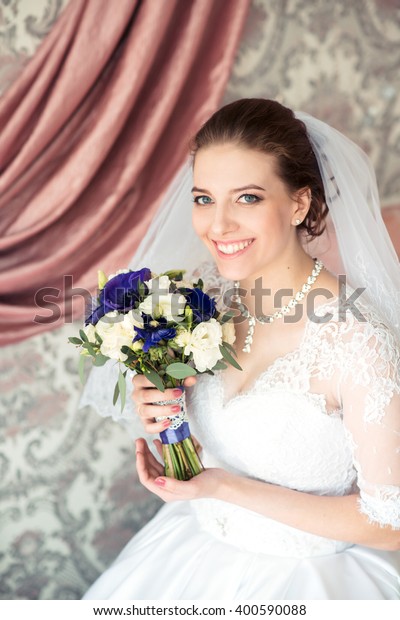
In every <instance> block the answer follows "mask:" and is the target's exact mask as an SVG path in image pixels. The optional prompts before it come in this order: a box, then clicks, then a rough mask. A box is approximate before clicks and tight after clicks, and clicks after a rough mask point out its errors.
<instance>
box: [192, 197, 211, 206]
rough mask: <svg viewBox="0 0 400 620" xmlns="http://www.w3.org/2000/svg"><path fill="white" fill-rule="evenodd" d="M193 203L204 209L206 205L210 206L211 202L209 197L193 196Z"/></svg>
mask: <svg viewBox="0 0 400 620" xmlns="http://www.w3.org/2000/svg"><path fill="white" fill-rule="evenodd" d="M202 201H204V202H202ZM193 202H194V203H195V204H197V205H200V206H202V207H205V206H206V205H209V204H211V203H212V200H211V198H210V196H194V198H193Z"/></svg>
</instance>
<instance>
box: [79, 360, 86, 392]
mask: <svg viewBox="0 0 400 620" xmlns="http://www.w3.org/2000/svg"><path fill="white" fill-rule="evenodd" d="M78 373H79V379H80V380H81V383H82V385H83V384H84V383H85V357H84V356H83V355H81V356H80V357H79V363H78Z"/></svg>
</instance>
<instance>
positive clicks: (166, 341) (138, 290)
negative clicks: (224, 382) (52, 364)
mask: <svg viewBox="0 0 400 620" xmlns="http://www.w3.org/2000/svg"><path fill="white" fill-rule="evenodd" d="M184 273H185V272H184V271H167V272H165V273H163V274H159V275H157V274H154V273H152V272H151V271H150V269H147V268H143V269H140V270H139V271H132V270H128V269H123V270H120V271H118V272H117V273H116V274H113V275H111V276H109V277H107V276H106V275H105V274H104V272H102V271H99V282H98V285H99V295H98V297H95V298H92V304H91V308H90V309H89V312H88V315H87V318H86V321H85V327H84V328H83V329H81V330H80V331H79V336H80V337H79V338H78V337H71V338H69V340H70V342H71V343H72V344H74V345H77V346H78V347H79V348H80V349H81V357H80V363H79V375H80V377H81V380H82V381H83V371H84V362H85V357H87V356H90V357H91V358H92V361H93V364H94V365H95V366H102V365H103V364H105V362H106V361H107V360H110V359H112V360H115V361H116V363H119V373H118V381H117V383H116V385H115V389H114V398H113V404H114V405H115V404H116V402H117V400H118V398H119V397H120V399H121V408H122V409H123V408H124V405H125V399H126V384H125V377H126V374H127V372H128V370H129V369H130V370H132V371H134V372H135V373H140V374H143V375H146V377H148V379H149V380H150V381H151V382H152V383H153V385H154V386H155V387H156V388H158V389H159V390H161V391H162V392H163V391H164V390H165V388H174V387H178V386H182V385H183V381H184V379H185V378H186V377H189V376H193V375H197V374H203V373H209V374H214V371H216V370H221V369H224V368H226V367H227V364H231V365H232V366H234V367H235V368H237V369H239V370H241V367H240V366H239V364H238V363H237V361H236V360H235V358H234V355H236V353H235V350H234V349H233V347H232V344H233V343H234V341H235V330H234V325H233V322H232V313H231V312H227V313H225V314H224V315H222V314H221V313H220V312H219V311H218V310H217V308H216V301H215V299H214V298H213V297H210V296H208V295H207V294H206V293H205V292H204V291H203V288H204V283H203V281H202V280H201V279H198V280H197V281H194V282H185V281H184V280H183V274H184ZM121 365H122V368H124V367H125V368H126V369H125V370H124V371H123V370H121ZM174 403H176V404H178V405H179V406H180V412H179V413H178V414H177V415H174V416H164V417H160V418H157V421H159V420H160V419H164V418H165V417H168V418H169V419H170V420H171V425H170V426H169V428H167V429H166V430H165V431H163V432H162V433H161V434H160V439H161V443H162V447H163V458H164V465H165V475H166V476H170V477H174V478H177V479H178V480H189V479H190V478H192V477H193V476H195V475H197V474H199V473H200V472H201V471H203V466H202V463H201V460H200V458H199V456H198V454H197V453H196V450H195V448H194V444H193V441H192V438H191V435H190V430H189V424H188V418H187V412H186V402H185V392H184V389H183V387H182V396H180V397H179V398H178V399H175V400H173V401H171V400H168V401H160V402H158V403H156V404H160V405H167V404H174Z"/></svg>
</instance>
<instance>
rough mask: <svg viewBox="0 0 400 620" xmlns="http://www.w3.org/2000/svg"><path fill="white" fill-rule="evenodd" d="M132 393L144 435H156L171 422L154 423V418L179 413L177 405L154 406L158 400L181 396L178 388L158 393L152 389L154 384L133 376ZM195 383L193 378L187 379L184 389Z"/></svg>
mask: <svg viewBox="0 0 400 620" xmlns="http://www.w3.org/2000/svg"><path fill="white" fill-rule="evenodd" d="M132 383H133V393H132V400H133V402H134V403H135V405H136V411H137V413H138V415H139V417H140V419H141V422H142V424H143V427H144V430H145V431H146V433H151V434H156V433H161V432H162V431H165V429H167V428H168V427H169V426H170V424H171V420H169V419H168V418H166V419H165V420H162V421H161V422H156V421H155V418H158V417H160V416H166V415H177V414H178V413H179V411H180V407H179V405H154V404H151V403H155V402H156V401H159V400H173V399H176V398H179V396H181V394H182V391H181V390H180V389H179V388H170V389H166V390H165V392H160V390H157V388H156V387H154V384H153V383H152V382H151V381H150V380H149V379H148V378H147V377H146V376H145V375H139V374H138V375H135V376H134V377H133V379H132ZM195 383H196V378H195V377H187V379H185V380H184V382H183V384H184V386H185V387H191V386H192V385H194V384H195ZM174 407H176V409H174Z"/></svg>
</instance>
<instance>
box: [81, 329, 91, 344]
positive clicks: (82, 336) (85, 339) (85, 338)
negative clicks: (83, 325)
mask: <svg viewBox="0 0 400 620" xmlns="http://www.w3.org/2000/svg"><path fill="white" fill-rule="evenodd" d="M79 335H80V337H81V338H82V340H83V342H89V340H88V337H87V336H86V334H85V332H84V331H83V329H80V330H79Z"/></svg>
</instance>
